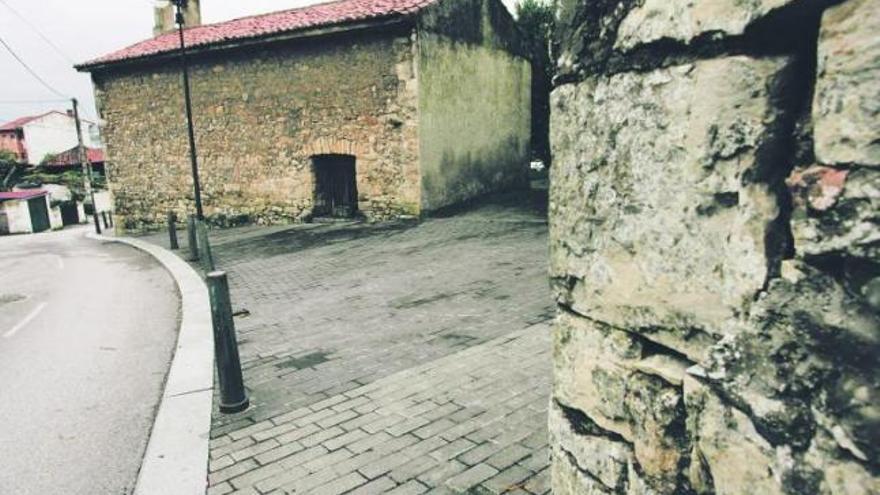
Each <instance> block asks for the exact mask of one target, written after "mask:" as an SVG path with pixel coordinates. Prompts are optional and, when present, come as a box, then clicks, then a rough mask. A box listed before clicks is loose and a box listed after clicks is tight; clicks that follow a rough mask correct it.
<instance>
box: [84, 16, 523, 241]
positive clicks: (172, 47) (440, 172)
mask: <svg viewBox="0 0 880 495" xmlns="http://www.w3.org/2000/svg"><path fill="white" fill-rule="evenodd" d="M197 4H198V2H195V5H197ZM190 5H194V4H193V3H192V2H191V3H190ZM162 9H163V7H160V8H159V9H158V10H157V14H158V15H156V20H157V24H159V25H157V29H156V31H157V32H159V33H160V34H159V35H157V36H156V37H154V38H152V39H149V40H146V41H142V42H140V43H136V44H134V45H131V46H129V47H126V48H123V49H121V50H117V51H114V52H112V53H109V54H107V55H104V56H102V57H99V58H96V59H93V60H91V61H88V62H85V63H83V64H81V65H79V66H77V68H78V69H79V70H81V71H85V72H90V73H91V75H92V81H93V83H94V86H95V90H96V92H98V93H99V94H100V98H99V99H100V100H101V109H102V118H103V119H104V121H106V127H105V132H104V140H105V145H106V149H107V152H108V156H109V157H110V160H109V161H108V162H107V171H108V175H107V176H108V183H109V187H110V189H111V190H112V191H113V193H114V194H113V197H114V201H115V202H116V205H115V206H116V211H117V212H118V214H119V215H120V216H121V217H122V219H121V221H120V223H121V224H124V225H127V226H129V227H128V228H131V229H134V230H137V229H141V228H150V227H152V226H155V225H157V224H158V223H159V222H163V221H164V220H162V219H164V218H165V215H166V213H167V212H168V211H170V210H175V211H176V212H177V213H178V215H183V214H184V213H186V211H185V208H186V207H187V202H186V200H184V198H188V197H189V196H190V195H191V193H192V189H191V186H190V184H191V179H190V173H191V167H190V163H189V159H188V154H187V150H188V143H187V138H186V137H185V136H186V132H185V127H183V123H184V122H185V121H184V120H183V119H182V118H181V110H182V108H183V106H182V91H181V89H182V86H181V72H180V65H179V60H178V48H179V41H180V40H179V37H178V36H179V35H178V33H177V32H169V31H168V29H169V26H168V25H167V19H168V17H169V16H167V15H164V14H167V13H168V12H167V11H165V10H162ZM184 18H185V19H186V14H185V15H184ZM197 18H198V16H195V15H194V16H193V17H191V19H192V23H193V24H197V20H196V19H197ZM161 33H164V34H161ZM184 38H185V40H186V44H187V53H188V60H189V68H190V81H191V88H192V95H193V104H194V108H193V110H194V119H193V127H194V134H195V138H196V142H197V146H198V151H199V159H200V184H201V187H202V191H203V193H204V195H203V196H202V198H203V200H204V211H205V214H206V216H207V217H208V219H209V221H216V222H217V223H220V224H227V223H230V222H234V223H240V222H259V223H264V224H272V223H289V222H296V221H308V220H309V219H311V218H315V217H326V216H329V217H364V218H367V219H370V220H377V221H378V220H384V219H390V218H397V217H418V216H420V215H422V214H423V213H427V212H429V211H434V210H438V209H440V208H444V207H446V206H450V205H452V204H455V203H460V202H464V201H468V200H470V199H471V198H475V197H477V196H480V195H483V194H486V193H491V192H495V191H499V190H502V189H506V188H512V187H518V186H519V185H520V184H522V183H524V182H525V180H526V179H527V170H528V164H529V149H528V147H529V143H530V141H531V137H530V119H531V111H530V105H531V75H532V74H531V72H532V69H531V63H530V62H529V60H528V56H527V53H526V50H525V49H524V47H523V45H522V42H521V40H520V36H519V31H518V28H517V27H516V22H515V21H514V19H513V18H512V16H511V15H510V13H509V12H508V11H507V8H506V7H505V6H504V4H503V3H502V2H501V0H339V1H335V2H330V3H324V4H318V5H311V6H308V7H303V8H298V9H291V10H284V11H281V12H274V13H270V14H263V15H257V16H251V17H244V18H240V19H234V20H231V21H226V22H220V23H217V24H211V25H191V26H190V27H187V28H186V29H185V31H184Z"/></svg>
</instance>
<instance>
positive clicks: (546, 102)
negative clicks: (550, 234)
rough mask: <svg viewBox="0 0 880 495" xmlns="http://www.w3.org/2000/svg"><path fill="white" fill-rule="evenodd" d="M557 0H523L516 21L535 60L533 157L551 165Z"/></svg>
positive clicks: (533, 80)
mask: <svg viewBox="0 0 880 495" xmlns="http://www.w3.org/2000/svg"><path fill="white" fill-rule="evenodd" d="M555 12H556V0H520V1H519V3H517V4H516V18H517V19H516V23H517V26H519V31H520V34H521V36H522V38H523V42H524V43H525V47H526V49H527V50H528V53H529V57H530V58H531V60H532V69H533V70H532V75H533V77H532V140H531V148H532V157H533V158H537V159H540V160H542V161H543V162H544V163H545V164H546V165H548V166H549V165H550V160H551V158H552V157H551V156H550V89H551V88H552V86H553V84H552V81H553V76H554V75H556V70H555V64H554V63H553V61H552V56H551V54H550V50H551V39H552V36H553V30H554V29H555V28H556V14H555Z"/></svg>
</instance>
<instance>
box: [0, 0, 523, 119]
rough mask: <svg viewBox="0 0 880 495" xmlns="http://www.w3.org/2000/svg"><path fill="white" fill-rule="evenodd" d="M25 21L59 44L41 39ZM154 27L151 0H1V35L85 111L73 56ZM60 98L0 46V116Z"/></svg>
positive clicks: (219, 7)
mask: <svg viewBox="0 0 880 495" xmlns="http://www.w3.org/2000/svg"><path fill="white" fill-rule="evenodd" d="M507 1H513V0H507ZM312 3H319V2H317V1H315V0H202V20H203V22H205V23H211V22H219V21H224V20H228V19H234V18H236V17H241V16H246V15H252V14H261V13H265V12H273V11H277V10H283V9H289V8H294V7H300V6H303V5H309V4H312ZM4 4H5V5H4ZM7 5H8V7H11V8H12V9H14V10H15V11H16V12H18V13H19V14H20V15H21V18H19V17H17V16H16V15H15V14H14V13H13V11H12V10H10V9H9V8H8V7H7ZM22 18H24V19H25V21H27V22H25V21H23V20H22ZM28 23H29V24H30V25H32V26H33V27H34V28H36V31H39V32H40V33H42V34H43V35H44V36H46V37H47V38H48V39H49V40H51V41H52V42H53V44H54V45H56V46H57V47H58V48H59V50H56V49H54V48H53V47H52V46H51V45H50V44H48V43H47V42H46V41H44V40H43V39H41V37H40V35H39V34H37V32H36V31H35V29H34V28H32V27H31V26H29V25H28ZM152 29H153V0H0V38H2V39H3V40H4V41H6V43H7V44H9V45H10V46H11V47H12V49H13V50H15V51H16V53H17V54H18V55H19V56H20V57H21V58H22V59H23V60H24V61H25V62H26V63H27V64H28V65H29V66H30V67H31V68H32V69H33V70H34V71H35V72H36V73H37V74H38V75H39V76H41V77H42V78H43V79H45V80H46V82H47V83H48V84H49V85H51V86H52V87H53V88H55V89H56V90H57V91H59V92H61V93H62V94H64V95H66V96H67V95H69V96H75V97H77V98H79V100H80V102H81V106H82V108H83V114H84V115H85V116H86V117H87V118H93V119H94V116H95V107H94V97H93V95H92V85H91V81H90V80H89V76H88V74H80V73H78V72H76V71H75V70H74V69H73V67H72V64H71V60H72V61H73V62H77V63H79V62H83V61H86V60H89V59H92V58H94V57H97V56H99V55H103V54H105V53H109V52H111V51H114V50H117V49H119V48H122V47H125V46H128V45H130V44H132V43H136V42H138V41H141V40H144V39H147V38H150V37H152ZM59 51H60V52H61V53H59ZM59 99H60V97H59V96H57V95H55V94H53V93H52V92H51V91H50V90H49V89H46V88H45V87H44V86H43V85H42V84H40V83H39V82H38V81H37V80H36V79H35V78H34V77H33V76H31V75H30V74H28V73H27V72H26V71H25V69H24V68H22V67H21V66H20V65H19V64H18V62H16V61H15V59H14V58H13V57H12V56H11V55H10V54H9V53H8V52H7V51H5V49H3V48H2V46H0V121H3V122H5V121H8V120H12V119H14V118H18V117H20V116H23V115H32V114H36V113H41V112H45V111H48V110H52V109H59V110H61V109H65V108H68V107H69V104H68V103H65V102H60V101H54V102H46V101H39V102H36V101H35V102H28V103H18V102H20V101H30V100H59ZM13 102H15V103H13Z"/></svg>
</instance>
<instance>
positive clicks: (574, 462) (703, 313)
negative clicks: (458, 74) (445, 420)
mask: <svg viewBox="0 0 880 495" xmlns="http://www.w3.org/2000/svg"><path fill="white" fill-rule="evenodd" d="M558 19H559V27H558V32H557V33H556V41H555V43H556V46H555V50H556V52H557V53H558V55H559V70H560V75H559V76H558V80H557V86H556V88H555V90H554V92H553V95H552V111H551V114H552V123H551V140H552V146H553V155H554V156H553V160H554V162H553V163H554V165H553V167H552V168H551V195H550V224H551V279H552V284H553V287H554V291H555V294H556V298H557V302H558V308H559V309H558V318H557V322H556V328H555V348H554V362H555V382H554V389H553V397H552V400H551V412H550V420H549V422H550V431H551V437H552V438H551V444H552V455H553V464H552V476H553V490H554V493H559V494H564V493H578V494H651V493H656V494H746V493H754V494H783V493H784V494H792V495H793V494H868V493H877V487H878V486H880V485H878V483H880V479H878V474H880V458H878V455H880V450H878V445H880V404H878V391H880V386H878V382H880V317H878V314H880V215H878V212H880V169H878V166H880V121H878V114H880V37H878V36H877V32H878V30H880V2H878V1H877V0H846V1H834V2H832V1H818V0H815V1H812V0H811V1H797V0H753V1H749V2H729V1H721V0H718V1H713V0H697V1H693V0H624V1H610V0H595V1H590V2H583V1H578V0H562V2H561V3H560V6H559V11H558Z"/></svg>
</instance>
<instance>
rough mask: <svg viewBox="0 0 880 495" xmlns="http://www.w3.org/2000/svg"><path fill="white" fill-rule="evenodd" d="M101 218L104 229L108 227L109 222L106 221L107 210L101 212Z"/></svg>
mask: <svg viewBox="0 0 880 495" xmlns="http://www.w3.org/2000/svg"><path fill="white" fill-rule="evenodd" d="M101 219H102V220H104V229H109V228H110V224H108V223H107V212H106V211H102V212H101Z"/></svg>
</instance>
